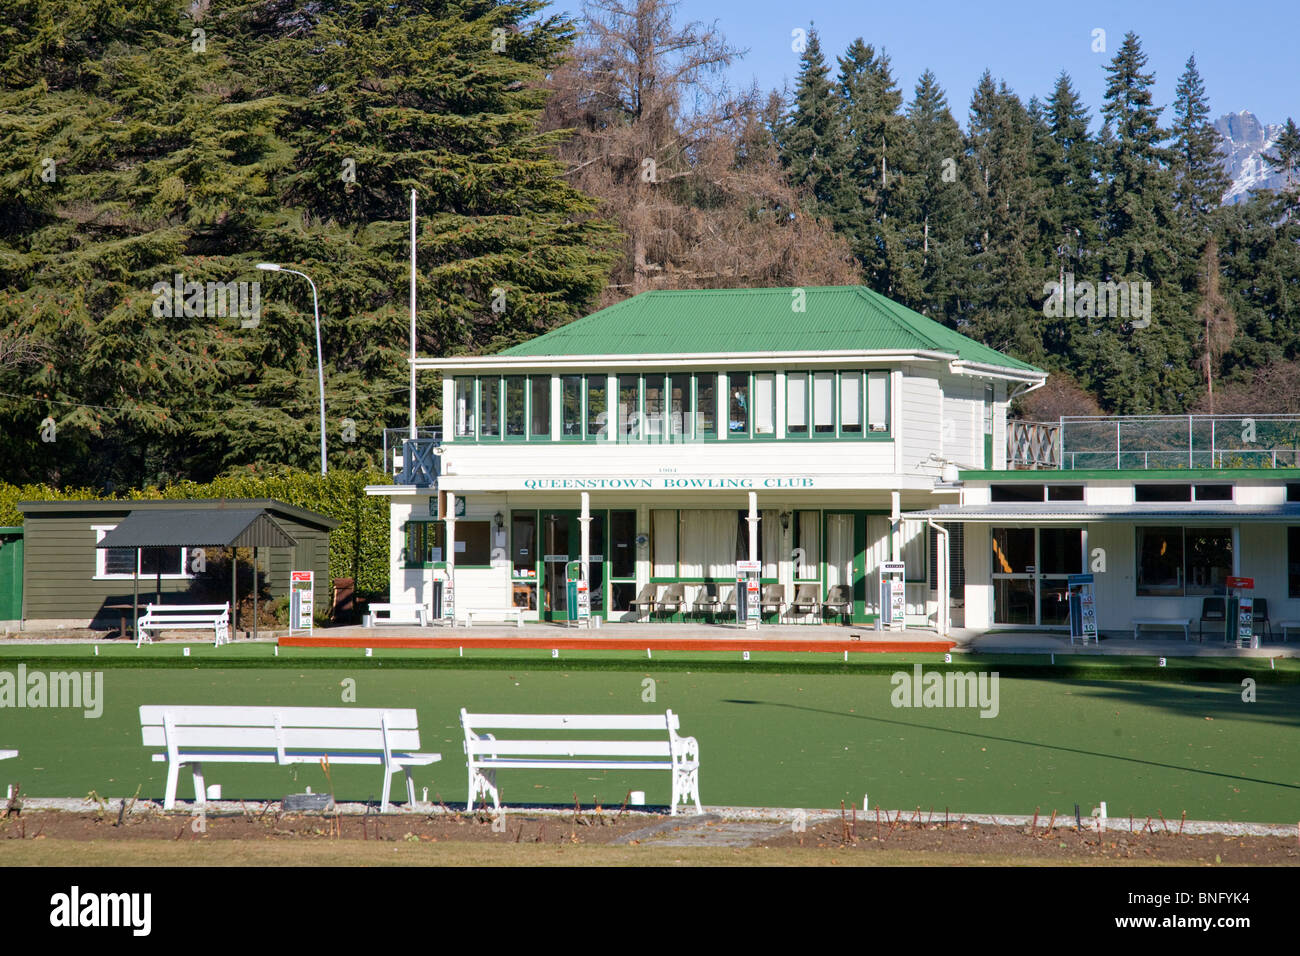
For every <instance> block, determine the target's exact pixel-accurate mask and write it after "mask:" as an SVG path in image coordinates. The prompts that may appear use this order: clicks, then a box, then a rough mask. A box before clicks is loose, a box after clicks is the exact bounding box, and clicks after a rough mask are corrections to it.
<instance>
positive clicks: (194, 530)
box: [96, 508, 297, 548]
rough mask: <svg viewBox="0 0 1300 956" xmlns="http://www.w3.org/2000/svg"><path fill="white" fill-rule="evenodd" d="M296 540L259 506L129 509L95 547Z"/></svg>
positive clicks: (287, 543)
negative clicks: (129, 511) (130, 510)
mask: <svg viewBox="0 0 1300 956" xmlns="http://www.w3.org/2000/svg"><path fill="white" fill-rule="evenodd" d="M296 543H297V542H296V541H294V539H293V538H292V537H290V536H289V533H288V532H286V531H285V530H284V529H283V528H282V527H280V525H279V524H278V523H277V522H276V520H275V519H274V518H272V517H271V516H270V515H269V514H267V513H266V511H265V510H264V509H261V508H230V509H215V510H214V509H197V508H178V509H167V510H157V509H151V510H149V511H132V512H131V513H130V514H128V515H127V516H126V517H125V518H124V519H123V520H122V521H121V523H120V524H118V526H117V527H116V528H115V529H113V530H112V531H110V532H108V534H106V535H104V537H103V538H102V539H101V540H100V542H99V543H98V544H97V545H96V547H99V548H168V547H173V548H179V547H189V548H254V547H256V548H291V547H293V546H294V545H295V544H296Z"/></svg>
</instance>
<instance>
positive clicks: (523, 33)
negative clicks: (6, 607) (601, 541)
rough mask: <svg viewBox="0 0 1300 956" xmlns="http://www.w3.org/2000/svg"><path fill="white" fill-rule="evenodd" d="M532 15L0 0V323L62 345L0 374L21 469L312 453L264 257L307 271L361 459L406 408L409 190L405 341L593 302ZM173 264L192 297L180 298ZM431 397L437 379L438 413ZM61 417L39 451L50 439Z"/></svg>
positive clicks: (505, 329)
mask: <svg viewBox="0 0 1300 956" xmlns="http://www.w3.org/2000/svg"><path fill="white" fill-rule="evenodd" d="M539 9H540V5H539V4H536V3H531V2H524V3H504V2H498V0H465V2H456V3H453V4H450V5H439V6H436V7H429V6H428V5H426V4H423V3H402V2H399V3H394V4H388V5H385V6H383V7H374V6H373V5H369V4H364V3H357V2H351V0H327V2H323V3H318V4H313V5H312V6H311V8H310V11H309V12H308V11H306V10H304V11H292V10H289V8H282V7H280V6H275V5H271V6H268V5H264V4H244V3H239V2H237V0H230V2H228V3H213V4H212V5H211V6H209V5H208V4H206V3H197V4H195V5H193V6H192V7H191V8H190V10H189V13H187V14H186V15H184V16H183V17H182V18H181V19H179V20H178V18H177V11H176V8H175V6H174V5H173V4H172V3H167V2H153V0H146V2H144V3H139V4H130V5H127V6H126V7H122V6H121V5H120V4H115V3H112V2H103V3H99V2H95V3H91V4H89V5H87V4H81V3H75V4H74V3H70V2H68V0H49V2H44V3H36V2H25V0H8V2H7V4H6V7H5V13H4V16H3V18H0V19H2V20H3V22H4V23H5V28H6V29H12V30H14V31H16V32H14V33H11V34H8V35H7V36H9V37H11V38H12V39H13V40H14V42H6V43H5V44H4V45H3V46H0V112H4V113H5V114H7V116H12V117H15V120H14V121H13V122H6V123H5V124H4V125H3V126H0V157H2V158H0V163H3V164H4V165H3V166H2V167H0V176H2V177H3V178H4V180H5V181H6V182H11V181H12V182H13V183H14V184H15V185H16V186H17V187H18V188H17V189H15V190H14V191H13V193H12V194H11V193H10V191H9V190H7V189H6V190H4V197H3V198H0V285H3V287H4V289H5V290H6V291H5V292H4V293H3V294H2V295H0V321H3V322H4V324H5V325H6V326H12V327H13V328H14V329H15V330H16V331H17V332H18V333H20V334H21V335H22V336H23V337H24V341H25V342H27V343H29V344H32V345H34V346H35V347H37V348H39V349H42V350H44V352H45V353H46V354H47V355H48V360H47V361H45V362H43V363H38V364H35V365H33V364H32V363H30V362H26V363H24V364H23V365H20V366H16V367H13V368H10V369H8V370H0V392H5V393H8V394H9V395H19V396H21V398H19V399H12V398H7V397H4V396H0V421H3V422H4V427H3V428H2V429H0V436H3V437H2V438H0V442H3V445H0V451H3V452H5V453H6V460H7V461H9V462H11V463H12V464H11V468H15V469H19V468H21V469H28V471H27V473H26V474H18V475H16V477H41V478H46V477H49V478H53V479H55V480H56V481H79V482H93V483H96V484H98V483H101V482H103V481H105V480H112V481H114V482H116V483H117V484H119V485H134V484H139V483H141V482H144V481H159V480H162V479H163V478H177V477H196V478H206V477H209V476H211V475H212V474H215V473H218V472H220V471H221V470H223V469H228V468H231V467H236V466H248V465H258V464H264V463H272V462H276V463H287V464H292V465H305V466H308V467H311V466H314V464H315V459H316V455H317V449H318V447H319V439H320V435H319V427H320V426H319V424H318V416H317V414H316V409H317V402H318V397H317V384H316V374H315V371H316V370H315V365H316V362H315V331H314V328H313V321H312V308H311V302H312V299H311V293H310V289H309V288H308V286H307V284H306V283H304V282H302V281H301V280H298V279H296V278H295V277H292V276H287V275H280V276H272V275H270V274H268V273H259V272H258V271H256V269H255V264H256V263H257V262H259V261H266V260H274V261H277V262H280V263H283V264H285V265H290V266H294V267H297V268H299V269H301V270H302V271H304V272H306V273H307V274H308V275H311V276H313V277H314V278H315V280H316V283H317V285H318V287H319V289H320V304H321V313H322V314H321V318H322V322H321V325H322V340H323V345H324V352H325V366H326V367H325V384H326V403H327V406H328V414H329V422H328V423H327V428H328V429H330V431H331V434H330V436H329V450H330V455H331V460H333V461H335V463H336V464H337V463H359V462H361V461H365V460H369V461H374V460H375V459H376V458H377V456H378V451H379V448H380V430H381V429H382V428H383V427H384V426H385V425H388V424H397V423H398V422H401V421H404V420H405V390H406V383H407V372H406V369H405V366H404V358H405V355H406V350H407V347H408V344H407V341H406V339H407V317H406V275H405V270H406V262H407V251H408V250H407V215H408V209H409V206H408V199H407V196H408V194H409V190H410V189H411V188H412V187H414V188H416V189H417V190H418V192H419V193H420V194H421V196H422V197H423V204H422V206H421V214H422V225H423V232H422V234H421V237H420V240H419V247H420V265H421V276H420V283H419V285H420V306H421V314H420V316H419V327H420V334H421V342H420V350H421V352H423V353H424V354H430V353H432V354H443V353H445V352H447V351H448V350H453V349H454V350H468V349H482V348H485V347H489V346H490V345H492V344H493V343H502V342H510V341H517V340H519V339H520V338H522V337H526V336H529V335H533V334H536V333H537V332H539V331H544V330H546V329H548V328H551V327H554V326H555V325H556V324H559V323H561V322H564V321H567V320H568V319H571V318H573V317H575V316H577V315H579V314H582V313H583V312H584V311H586V309H587V306H588V305H589V304H590V303H592V302H593V301H594V300H595V298H596V296H597V295H598V293H599V292H600V289H601V288H602V286H603V284H604V282H605V279H606V275H607V269H608V266H609V263H610V262H611V261H612V258H613V254H614V253H613V248H612V246H613V243H614V241H615V239H616V233H615V231H614V229H613V227H612V226H611V225H610V224H608V223H605V222H603V221H601V220H599V219H598V218H596V207H595V203H594V202H593V201H592V200H591V199H590V198H589V197H587V196H584V195H582V194H581V193H579V192H578V191H577V190H574V189H572V188H571V187H569V186H567V185H566V184H565V183H564V181H563V178H562V170H561V168H560V167H559V165H558V163H557V162H556V161H555V159H554V157H553V155H552V153H553V149H554V144H555V139H556V137H555V136H547V135H542V134H539V133H538V129H537V126H538V119H539V117H540V113H541V109H542V106H543V103H544V99H545V92H544V88H543V87H544V84H543V80H544V76H545V73H546V72H547V71H548V70H550V69H552V68H554V66H555V65H556V63H557V62H558V60H559V58H560V56H561V55H562V53H563V51H564V49H565V47H566V46H567V44H568V42H569V38H570V34H571V30H570V28H569V27H567V26H566V25H565V24H564V23H562V22H561V21H560V20H559V19H558V18H554V17H551V18H547V17H540V16H538V11H539ZM501 41H504V43H503V42H501ZM47 158H48V159H50V160H51V164H45V163H44V162H43V160H44V159H47ZM48 168H52V170H53V173H52V174H51V175H49V176H48V178H47V177H43V176H42V173H43V172H47V169H48ZM177 274H180V275H181V276H182V281H183V283H184V282H192V283H195V284H201V285H202V287H203V288H204V292H205V294H204V295H197V296H196V297H195V299H194V301H193V302H191V301H190V295H191V294H190V292H189V291H188V290H186V289H184V288H182V295H181V296H180V301H176V300H175V297H174V296H173V295H172V293H171V290H172V289H173V288H174V285H173V279H174V277H175V276H176V275H177ZM237 280H243V281H249V282H252V281H258V280H260V281H261V287H260V293H261V294H260V302H259V305H260V306H261V308H260V312H261V314H260V316H258V317H256V318H253V317H251V316H242V315H240V314H235V315H230V314H226V315H220V314H215V315H214V314H209V313H208V306H209V304H211V290H210V289H208V288H207V283H209V282H212V283H217V282H221V283H223V284H224V283H227V282H233V281H237ZM155 284H160V285H158V288H160V289H161V290H162V291H161V292H156V291H155ZM494 290H499V291H500V292H501V293H502V294H501V296H500V297H498V296H497V295H496V294H495V293H494ZM205 299H206V301H205ZM498 299H499V300H500V301H503V302H504V304H505V308H504V309H503V310H502V309H494V308H493V307H492V306H493V302H494V300H498ZM191 305H193V306H196V307H197V308H189V307H190V306H191ZM439 394H440V393H439V392H438V390H437V386H436V383H433V382H430V383H427V385H426V387H425V389H424V391H423V392H422V399H423V401H422V404H423V406H424V409H425V411H424V417H425V420H428V413H429V411H430V409H431V408H435V407H436V406H437V405H438V404H439V402H438V397H439ZM47 414H48V415H51V416H52V417H53V418H54V419H55V423H56V425H57V426H58V439H57V441H55V442H42V441H40V440H38V425H39V423H40V421H41V420H42V418H43V417H44V416H46V415H47ZM344 418H350V419H352V420H353V424H354V425H355V428H354V429H349V430H347V431H351V432H352V433H353V434H354V436H355V441H354V442H348V441H347V439H346V438H345V437H343V435H344V434H346V431H345V427H344V425H345V423H344V422H342V419H344Z"/></svg>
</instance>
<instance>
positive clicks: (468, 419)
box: [455, 375, 478, 438]
mask: <svg viewBox="0 0 1300 956" xmlns="http://www.w3.org/2000/svg"><path fill="white" fill-rule="evenodd" d="M477 408H478V403H477V402H476V400H475V398H474V379H473V378H472V377H471V376H468V375H463V376H457V378H456V412H455V416H456V422H455V428H456V437H457V438H473V437H475V435H476V434H477V433H478V428H477V426H476V425H475V422H476V421H478V418H477V416H476V414H475V411H476V409H477Z"/></svg>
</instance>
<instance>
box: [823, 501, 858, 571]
mask: <svg viewBox="0 0 1300 956" xmlns="http://www.w3.org/2000/svg"><path fill="white" fill-rule="evenodd" d="M852 583H853V515H834V514H832V515H827V516H826V587H827V588H828V589H829V588H833V587H835V586H836V585H837V584H852Z"/></svg>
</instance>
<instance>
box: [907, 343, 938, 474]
mask: <svg viewBox="0 0 1300 956" xmlns="http://www.w3.org/2000/svg"><path fill="white" fill-rule="evenodd" d="M901 408H902V418H903V437H902V441H903V472H902V473H903V474H905V475H922V474H923V475H928V476H930V477H932V478H933V477H934V476H936V475H939V474H940V473H942V471H943V465H942V464H940V463H938V462H935V461H931V460H930V455H931V454H932V453H933V454H936V455H937V454H940V453H941V451H940V450H941V449H942V447H943V422H942V410H943V391H942V389H941V388H940V387H939V380H938V378H937V377H936V373H935V371H934V370H933V369H932V368H928V367H924V366H919V365H909V366H907V367H906V368H905V369H904V374H903V398H902V405H901ZM936 413H937V414H936Z"/></svg>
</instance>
